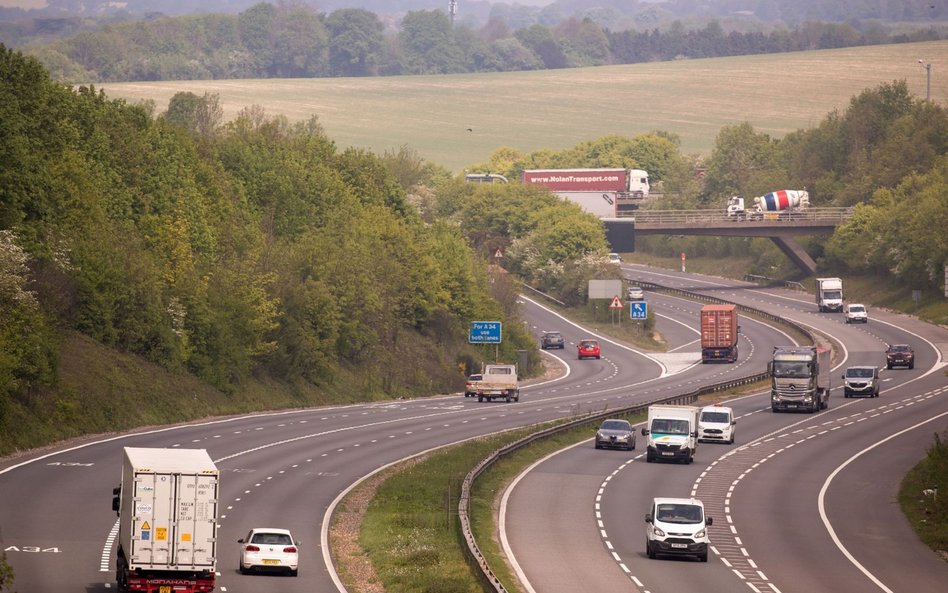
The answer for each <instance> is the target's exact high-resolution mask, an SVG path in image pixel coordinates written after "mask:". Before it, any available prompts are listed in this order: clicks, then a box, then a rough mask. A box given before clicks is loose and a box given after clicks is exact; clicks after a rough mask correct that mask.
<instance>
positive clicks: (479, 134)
mask: <svg viewBox="0 0 948 593" xmlns="http://www.w3.org/2000/svg"><path fill="white" fill-rule="evenodd" d="M922 57H924V58H925V60H926V61H928V62H930V63H934V64H948V41H935V42H925V43H910V44H897V45H882V46H868V47H856V48H848V49H838V50H822V51H812V52H796V53H787V54H772V55H761V56H740V57H731V58H711V59H703V60H681V61H676V62H657V63H649V64H634V65H623V66H603V67H597V68H578V69H569V70H545V71H535V72H506V73H492V74H463V75H441V76H398V77H374V78H331V79H325V78H324V79H283V80H213V81H164V82H138V83H108V84H104V85H102V88H103V89H104V90H105V91H106V93H107V94H108V95H109V96H110V97H116V98H124V99H126V100H128V101H130V102H138V101H154V102H155V105H156V107H157V110H158V111H159V112H161V111H164V110H165V109H167V105H168V101H169V99H170V98H171V97H172V96H173V95H174V94H175V93H177V92H181V91H188V92H193V93H195V94H198V95H203V94H204V93H212V94H218V95H219V96H220V103H221V107H222V108H223V115H224V119H225V120H230V119H233V118H234V117H235V116H236V114H237V112H239V111H240V110H241V109H244V108H246V107H249V106H251V105H260V106H263V107H264V109H265V110H266V111H267V113H270V114H275V115H276V114H278V115H285V116H286V117H287V118H288V119H289V120H290V121H302V120H306V119H308V118H310V117H312V116H313V115H316V116H318V117H319V121H320V123H321V124H322V125H323V126H324V128H325V129H326V132H327V133H328V135H329V136H331V137H332V138H333V139H334V141H335V142H336V143H337V144H338V145H340V146H357V147H361V148H367V149H369V150H372V151H374V152H384V151H386V150H393V149H394V150H397V149H398V148H399V147H401V146H409V147H411V148H413V149H415V150H417V151H418V152H419V154H420V155H421V156H422V157H424V158H426V159H430V160H432V161H434V162H436V163H438V164H441V165H443V166H445V167H447V168H449V169H451V170H452V171H455V172H460V171H462V170H463V169H464V168H465V167H466V166H468V165H470V164H472V163H477V162H483V161H485V160H486V159H487V157H488V155H490V154H491V153H492V152H493V151H494V150H495V149H497V148H498V147H502V146H509V147H513V148H516V149H519V150H522V151H532V150H538V149H541V148H550V149H562V148H566V147H569V146H573V145H575V144H577V143H579V142H582V141H585V140H590V139H593V138H598V137H601V136H604V135H607V134H621V135H624V136H634V135H636V134H640V133H644V132H648V131H652V130H662V131H667V132H669V133H672V134H675V135H677V136H678V137H679V138H680V139H681V148H682V151H683V152H685V153H700V154H704V155H707V154H708V153H709V151H710V150H711V147H712V144H713V142H714V138H715V136H716V135H717V133H718V132H719V130H720V129H721V128H722V127H723V126H727V125H733V124H736V123H740V122H744V121H747V122H749V123H750V124H752V125H753V126H754V127H755V128H756V129H757V130H759V131H761V132H766V133H768V134H770V135H772V136H775V137H782V136H784V135H785V134H787V133H788V132H792V131H795V130H797V129H802V128H809V127H812V126H814V125H815V124H816V123H817V122H819V121H820V120H821V119H822V118H823V117H825V116H826V114H827V113H829V112H833V111H842V110H845V109H846V107H847V105H848V104H849V102H850V99H851V98H852V97H853V96H854V95H856V94H858V93H860V92H861V91H863V90H865V89H867V88H873V87H876V86H878V85H879V84H882V83H888V82H892V81H894V80H905V81H906V82H907V84H908V87H909V90H910V91H911V92H912V93H913V94H914V95H917V96H921V97H924V96H925V92H926V71H925V69H924V68H923V67H921V66H920V65H919V64H918V59H919V58H922ZM931 94H932V99H933V100H935V101H936V102H939V103H941V104H946V103H948V76H944V75H939V74H938V71H937V70H936V71H935V75H934V76H933V77H932V84H931ZM468 130H470V131H468Z"/></svg>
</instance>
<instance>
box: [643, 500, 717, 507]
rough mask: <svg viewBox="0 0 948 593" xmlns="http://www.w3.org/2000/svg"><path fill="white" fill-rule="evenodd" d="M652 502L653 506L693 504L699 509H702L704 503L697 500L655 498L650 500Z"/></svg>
mask: <svg viewBox="0 0 948 593" xmlns="http://www.w3.org/2000/svg"><path fill="white" fill-rule="evenodd" d="M652 502H653V503H655V504H693V505H697V506H699V507H701V508H704V503H703V502H701V501H700V500H698V499H697V498H659V497H655V498H653V499H652Z"/></svg>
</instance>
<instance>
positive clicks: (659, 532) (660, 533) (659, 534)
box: [652, 525, 665, 537]
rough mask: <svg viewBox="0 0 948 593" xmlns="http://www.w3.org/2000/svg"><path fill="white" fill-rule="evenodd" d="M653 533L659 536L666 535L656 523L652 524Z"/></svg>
mask: <svg viewBox="0 0 948 593" xmlns="http://www.w3.org/2000/svg"><path fill="white" fill-rule="evenodd" d="M652 534H653V535H656V536H658V537H665V532H664V531H662V530H661V529H659V528H658V527H655V526H654V525H652Z"/></svg>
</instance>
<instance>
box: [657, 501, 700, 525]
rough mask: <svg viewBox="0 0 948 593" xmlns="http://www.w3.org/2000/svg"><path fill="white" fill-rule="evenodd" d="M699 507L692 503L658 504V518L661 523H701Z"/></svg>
mask: <svg viewBox="0 0 948 593" xmlns="http://www.w3.org/2000/svg"><path fill="white" fill-rule="evenodd" d="M701 514H702V513H701V507H699V506H697V505H693V504H660V505H658V513H657V515H658V517H657V518H658V520H659V521H661V522H663V523H682V524H693V523H701V521H702V518H701Z"/></svg>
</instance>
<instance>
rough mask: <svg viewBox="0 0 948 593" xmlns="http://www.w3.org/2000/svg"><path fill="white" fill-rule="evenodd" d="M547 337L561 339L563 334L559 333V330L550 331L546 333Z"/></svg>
mask: <svg viewBox="0 0 948 593" xmlns="http://www.w3.org/2000/svg"><path fill="white" fill-rule="evenodd" d="M546 337H547V339H548V340H559V339H561V338H562V337H563V336H561V335H560V334H559V333H557V332H550V333H548V334H546Z"/></svg>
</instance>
